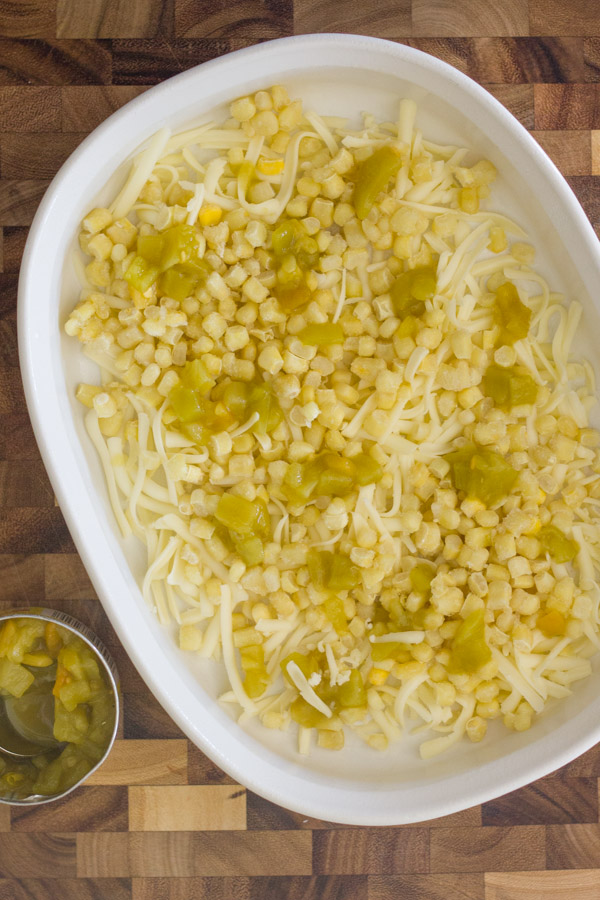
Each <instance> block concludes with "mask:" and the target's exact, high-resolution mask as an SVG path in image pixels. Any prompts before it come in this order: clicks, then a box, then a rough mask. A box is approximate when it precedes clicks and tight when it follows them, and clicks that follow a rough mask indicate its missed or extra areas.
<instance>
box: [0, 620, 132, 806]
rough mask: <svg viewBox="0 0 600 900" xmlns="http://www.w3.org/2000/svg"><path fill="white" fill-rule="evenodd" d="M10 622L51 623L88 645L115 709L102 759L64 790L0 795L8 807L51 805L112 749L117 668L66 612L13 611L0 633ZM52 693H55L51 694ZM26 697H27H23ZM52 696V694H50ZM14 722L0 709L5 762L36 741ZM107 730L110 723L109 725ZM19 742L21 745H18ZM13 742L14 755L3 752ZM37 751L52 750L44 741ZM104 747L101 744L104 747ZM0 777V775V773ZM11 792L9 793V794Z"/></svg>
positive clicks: (88, 632)
mask: <svg viewBox="0 0 600 900" xmlns="http://www.w3.org/2000/svg"><path fill="white" fill-rule="evenodd" d="M10 619H15V620H16V619H41V620H42V621H45V622H53V623H54V624H55V625H57V626H60V628H63V629H66V630H67V631H70V632H72V633H73V634H75V635H76V636H77V638H79V639H80V640H81V641H83V643H84V644H85V645H87V647H88V649H89V650H91V651H92V654H93V656H94V658H95V660H96V662H97V663H98V667H99V669H100V673H101V676H102V680H103V683H104V686H105V687H106V689H107V691H108V692H109V698H110V701H111V703H110V704H109V706H110V709H111V712H112V710H113V709H114V722H113V725H112V730H111V731H110V734H109V737H108V740H107V742H106V747H105V749H104V751H103V753H102V756H101V757H100V758H99V759H97V760H96V761H95V762H94V765H92V766H90V768H89V769H88V770H87V771H86V772H85V773H84V774H82V776H81V777H80V778H78V780H77V781H75V782H74V783H72V784H70V785H69V786H68V787H67V788H66V789H64V790H59V791H58V792H57V793H51V794H42V793H31V794H30V795H28V796H19V797H16V796H10V795H4V796H3V794H2V792H0V803H7V804H10V805H19V806H27V805H34V804H41V803H50V802H52V801H53V800H58V799H59V798H61V797H65V796H66V795H67V794H69V793H71V791H74V790H75V788H77V787H78V786H79V785H80V784H82V783H83V782H84V781H85V780H86V779H87V778H89V776H90V775H91V774H92V772H95V771H96V769H97V768H98V767H99V766H100V765H102V763H103V762H104V760H105V759H106V757H107V756H108V754H109V753H110V751H111V749H112V746H113V744H114V742H115V737H116V734H117V729H118V726H119V714H120V697H119V676H118V673H117V668H116V666H115V664H114V662H113V659H112V657H111V656H110V654H109V653H108V651H107V650H106V648H105V647H104V645H103V644H102V642H101V641H100V640H99V639H98V638H97V637H96V635H95V634H94V632H93V631H91V630H90V629H89V628H88V627H87V625H84V624H83V623H82V622H79V621H78V620H77V619H74V618H73V617H72V616H69V615H67V614H66V613H63V612H59V611H57V610H52V609H45V608H41V607H26V608H23V609H13V610H9V611H8V612H4V613H0V631H1V629H2V628H3V627H4V625H5V623H6V622H7V620H10ZM53 693H54V692H53ZM25 696H26V694H25ZM49 696H50V697H52V694H50V695H49ZM5 700H6V698H4V697H0V706H3V707H6V703H5ZM13 725H14V720H12V721H11V718H10V717H9V715H7V714H6V711H5V709H2V714H1V715H0V759H1V760H4V761H5V762H6V760H7V759H9V760H11V759H15V758H23V756H22V750H21V749H19V748H20V747H21V748H22V747H29V748H31V745H32V743H33V744H34V745H35V740H36V739H35V738H34V739H33V741H32V739H31V736H30V735H28V736H25V737H24V738H23V736H22V734H21V735H19V734H18V732H16V731H15V729H14V727H13ZM109 727H110V724H109ZM20 740H22V741H23V743H20ZM11 743H12V745H13V747H14V748H15V751H16V752H11V751H10V750H8V751H3V750H2V748H3V747H7V745H8V746H10V745H11ZM38 746H39V749H40V754H39V757H40V758H43V757H44V754H50V755H52V750H51V749H49V747H48V744H47V743H46V744H44V742H43V741H42V742H40V743H39V744H38ZM65 746H68V744H67V743H66V742H65V743H63V744H58V743H57V744H56V748H57V750H55V751H54V753H55V754H57V751H58V750H59V749H60V748H61V747H65ZM103 747H104V744H103ZM29 757H32V752H31V750H28V752H27V758H29ZM0 776H1V773H0ZM9 793H10V792H9Z"/></svg>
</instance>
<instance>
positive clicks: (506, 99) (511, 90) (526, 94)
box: [483, 84, 535, 129]
mask: <svg viewBox="0 0 600 900" xmlns="http://www.w3.org/2000/svg"><path fill="white" fill-rule="evenodd" d="M483 87H485V88H487V90H488V91H489V92H490V94H493V95H494V97H495V98H496V100H499V101H500V103H502V105H503V106H505V107H506V108H507V109H508V111H509V112H511V113H512V114H513V116H514V117H515V118H516V119H518V120H519V122H520V123H521V125H524V126H525V128H529V129H532V128H533V126H534V122H535V111H534V90H533V85H531V84H484V85H483Z"/></svg>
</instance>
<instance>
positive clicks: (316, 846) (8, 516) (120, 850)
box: [0, 0, 600, 900]
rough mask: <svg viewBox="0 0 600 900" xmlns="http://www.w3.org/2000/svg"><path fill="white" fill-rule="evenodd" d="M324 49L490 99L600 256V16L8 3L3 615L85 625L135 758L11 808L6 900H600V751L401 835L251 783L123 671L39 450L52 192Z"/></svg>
mask: <svg viewBox="0 0 600 900" xmlns="http://www.w3.org/2000/svg"><path fill="white" fill-rule="evenodd" d="M313 31H321V32H323V31H330V32H331V31H351V32H354V33H363V34H372V35H375V36H378V37H385V38H390V39H392V40H398V41H401V42H403V43H408V44H410V45H411V46H414V47H418V48H420V49H422V50H425V51H426V52H428V53H432V54H434V55H435V56H439V57H440V58H442V59H444V60H446V61H447V62H450V63H452V64H453V65H455V66H457V67H458V68H459V69H461V70H462V71H463V72H466V73H467V74H468V75H470V76H472V77H473V78H475V79H476V80H478V81H480V82H481V83H482V84H483V85H485V87H487V88H488V89H489V90H490V91H491V92H492V93H493V94H495V96H496V97H498V98H499V99H500V100H501V101H502V102H503V103H504V104H505V105H506V106H507V107H508V108H509V109H510V110H511V111H512V112H513V113H514V114H515V115H516V116H517V117H518V118H519V119H520V120H521V122H523V124H524V125H525V126H526V127H527V128H529V129H530V130H531V131H532V133H533V134H534V135H535V137H536V138H537V140H538V141H539V142H540V143H541V145H542V146H543V147H544V149H545V150H546V151H547V152H548V153H549V155H550V156H551V157H552V158H553V159H554V161H555V162H556V163H557V165H558V166H559V168H560V169H561V170H562V172H563V173H564V174H565V175H566V176H567V178H568V180H569V183H570V184H571V186H572V187H573V189H574V190H575V192H576V194H577V196H578V197H579V199H580V201H581V203H582V204H583V207H584V209H585V211H586V212H587V214H588V215H589V217H590V219H591V221H592V223H593V224H594V226H595V227H596V229H597V231H598V233H599V234H600V177H598V176H600V6H599V5H598V2H597V0H529V2H528V0H412V5H411V0H386V2H385V3H384V2H381V0H350V2H343V0H165V2H164V3H161V2H160V0H0V226H2V244H1V245H0V246H1V247H2V249H3V265H2V266H1V267H0V271H2V272H3V274H2V275H0V283H1V291H0V416H1V420H0V507H1V512H0V570H1V571H0V608H5V607H11V606H15V605H21V606H24V605H27V604H28V603H31V602H34V603H37V604H41V603H44V604H46V605H48V606H51V607H54V608H57V609H63V610H65V611H67V612H70V613H72V614H73V615H75V616H77V617H78V618H80V619H82V620H83V621H84V622H87V623H88V624H89V625H91V626H92V628H93V629H94V630H95V631H96V632H97V633H98V634H99V635H100V636H101V638H102V639H103V640H104V641H105V643H106V644H107V646H108V647H109V649H110V650H111V652H112V653H113V655H114V657H115V659H116V661H117V664H118V666H119V669H120V673H121V677H122V682H123V691H124V716H123V724H122V730H121V734H120V737H119V740H118V741H117V743H116V745H115V748H114V750H113V752H112V754H111V755H110V758H109V759H108V761H107V762H106V763H105V764H104V765H103V766H102V768H101V769H100V770H99V771H98V772H97V773H96V774H95V775H94V776H93V778H92V779H90V781H89V782H88V784H87V786H86V787H83V788H80V789H79V790H77V791H76V792H75V793H74V794H73V795H71V796H70V797H69V798H68V799H65V800H64V801H59V802H57V803H53V804H50V805H48V806H43V807H39V808H37V809H35V808H33V809H29V810H28V809H16V808H15V809H13V810H11V809H10V808H9V807H6V806H1V807H0V832H1V833H0V900H24V898H35V900H58V898H60V900H75V898H76V900H92V898H93V900H104V898H107V900H130V898H133V900H525V898H526V900H548V898H552V900H600V824H599V823H598V777H599V776H600V745H599V746H598V747H596V748H595V749H593V750H591V751H590V752H589V753H587V754H586V755H585V756H583V757H581V758H580V759H578V760H576V761H575V762H573V763H572V764H571V765H569V766H566V767H565V768H564V769H562V770H560V771H559V772H556V773H554V774H553V775H551V776H549V777H547V778H544V779H542V780H541V781H539V782H537V783H536V784H534V785H531V786H529V787H527V788H524V789H523V790H521V791H518V792H516V793H514V794H510V795H508V796H506V797H503V798H501V799H499V800H494V801H491V802H490V803H485V804H483V806H482V807H477V808H475V809H469V810H467V811H465V812H463V813H459V814H457V815H453V816H450V817H448V818H445V819H440V820H437V821H435V822H430V823H423V824H420V825H414V826H409V827H400V828H384V829H369V828H345V827H341V826H337V825H331V824H328V823H327V822H319V821H314V820H312V819H306V818H304V817H303V816H299V815H296V814H294V813H290V812H288V811H286V810H284V809H280V808H278V807H276V806H274V805H273V804H271V803H268V802H266V801H265V800H262V799H261V798H260V797H257V796H256V795H254V794H252V793H251V792H249V791H245V790H244V789H242V788H240V787H239V786H238V785H236V784H235V783H233V782H232V781H231V779H229V778H228V777H227V776H226V775H224V774H223V773H222V772H220V771H219V770H218V769H217V768H216V767H215V766H214V765H213V764H212V763H211V762H210V761H209V760H208V759H206V757H204V756H203V755H202V753H200V751H199V750H197V749H196V748H195V747H194V746H193V745H192V744H191V743H190V742H189V741H187V740H186V739H185V737H184V736H183V734H182V733H181V732H180V731H179V730H178V728H177V727H176V726H175V725H174V723H173V722H172V721H171V720H170V719H169V717H168V716H167V715H166V714H165V713H164V712H163V710H162V709H161V708H160V706H159V705H158V704H157V702H156V701H155V700H154V699H153V697H152V696H151V694H150V693H149V692H148V690H147V689H146V687H145V685H144V684H143V682H142V680H141V679H140V677H139V676H138V675H137V673H136V671H135V670H134V668H133V666H132V664H131V663H130V662H129V660H128V658H127V656H126V655H125V653H124V652H123V650H122V648H121V646H120V644H119V641H118V639H117V638H116V636H115V634H114V632H113V631H112V629H111V627H110V625H109V623H108V621H107V619H106V617H105V615H104V613H103V611H102V608H101V606H100V604H99V602H98V600H97V598H96V596H95V594H94V590H93V588H92V587H91V585H90V583H89V580H88V578H87V576H86V574H85V571H84V569H83V567H82V565H81V563H80V561H79V559H78V557H77V554H76V553H75V549H74V546H73V543H72V541H71V538H70V536H69V533H68V531H67V529H66V526H65V523H64V521H63V518H62V516H61V513H60V510H59V509H58V507H57V506H56V504H55V500H54V496H53V493H52V489H51V487H50V484H49V482H48V479H47V477H46V474H45V472H44V467H43V465H42V463H41V460H40V456H39V453H38V450H37V448H36V444H35V441H34V438H33V434H32V432H31V428H30V425H29V422H28V417H27V412H26V410H25V405H24V399H23V391H22V387H21V381H20V376H19V368H18V359H17V344H16V316H15V307H16V287H17V273H18V270H19V263H20V258H21V253H22V250H23V244H24V241H25V237H26V234H27V226H28V225H29V224H30V222H31V219H32V216H33V214H34V212H35V209H36V206H37V204H38V202H39V200H40V198H41V196H42V194H43V193H44V190H45V189H46V186H47V185H48V182H49V180H50V179H51V178H52V176H53V175H54V173H55V171H56V170H57V168H58V167H59V165H60V164H61V163H62V162H63V160H64V159H65V158H66V157H67V156H68V155H69V154H70V153H71V151H72V150H73V149H74V148H75V147H76V146H77V144H78V143H79V142H80V141H81V140H82V138H83V137H84V136H85V135H86V134H87V133H88V132H89V131H91V130H92V129H93V128H94V127H95V126H96V125H98V124H99V123H100V122H101V121H102V120H103V119H104V118H105V117H106V116H107V115H108V114H109V113H111V112H112V111H114V110H115V109H117V108H118V107H119V106H121V105H122V104H123V103H126V102H127V101H128V100H130V99H131V98H132V97H134V96H136V95H137V94H139V93H140V92H141V91H144V90H145V89H146V88H147V87H148V86H149V85H152V84H156V83H157V82H159V81H162V80H163V79H165V78H168V77H169V76H170V75H174V74H176V73H177V72H180V71H182V70H184V69H186V68H188V67H190V66H193V65H196V64H198V63H200V62H203V61H204V60H207V59H211V58H213V57H215V56H218V55H220V54H223V53H227V52H228V51H230V50H234V49H238V48H240V47H244V46H247V45H249V44H252V43H256V42H258V41H262V40H265V39H269V38H275V37H281V36H284V35H289V34H293V33H306V32H313ZM595 176H596V177H595Z"/></svg>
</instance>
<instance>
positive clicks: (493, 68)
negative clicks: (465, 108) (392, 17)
mask: <svg viewBox="0 0 600 900" xmlns="http://www.w3.org/2000/svg"><path fill="white" fill-rule="evenodd" d="M402 43H406V44H408V46H410V47H414V48H415V49H416V50H422V51H423V52H424V53H429V54H431V55H432V56H436V57H438V59H442V60H443V61H444V62H447V63H449V64H450V65H452V66H455V67H456V68H457V69H460V71H461V72H464V73H465V75H469V76H470V77H471V78H474V79H475V80H476V81H479V82H490V83H492V84H494V83H495V84H534V83H536V82H545V83H549V84H554V83H563V82H584V81H586V80H587V79H588V78H589V79H590V80H591V79H592V77H593V72H594V67H593V66H592V65H589V64H588V63H587V62H586V59H585V57H584V53H583V38H562V37H549V38H546V37H535V38H532V37H468V38H467V37H451V38H444V37H438V38H432V37H422V38H417V37H415V38H409V39H406V40H403V41H402Z"/></svg>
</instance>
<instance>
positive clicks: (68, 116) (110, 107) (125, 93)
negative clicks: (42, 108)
mask: <svg viewBox="0 0 600 900" xmlns="http://www.w3.org/2000/svg"><path fill="white" fill-rule="evenodd" d="M143 91H144V88H140V87H131V86H127V85H118V86H113V85H110V86H108V87H105V86H93V87H91V86H90V87H88V86H81V87H80V86H75V87H63V88H62V89H61V124H60V128H61V130H62V131H79V132H86V133H87V132H88V131H92V130H93V129H94V128H96V126H97V125H99V124H100V123H101V122H103V121H104V119H106V118H107V117H108V116H110V114H111V113H114V112H115V111H116V110H117V109H120V107H121V106H124V105H125V104H126V103H129V101H130V100H133V99H134V98H135V97H138V96H139V95H140V94H141V93H142V92H143Z"/></svg>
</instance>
